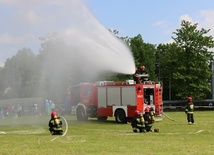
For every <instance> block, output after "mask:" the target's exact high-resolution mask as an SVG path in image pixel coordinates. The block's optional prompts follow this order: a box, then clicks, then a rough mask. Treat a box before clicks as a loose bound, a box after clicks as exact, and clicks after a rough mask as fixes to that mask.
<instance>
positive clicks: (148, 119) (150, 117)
mask: <svg viewBox="0 0 214 155" xmlns="http://www.w3.org/2000/svg"><path fill="white" fill-rule="evenodd" d="M143 117H144V120H145V127H146V131H147V132H152V130H151V128H152V125H153V123H154V122H155V116H154V113H153V111H149V112H145V114H144V115H143Z"/></svg>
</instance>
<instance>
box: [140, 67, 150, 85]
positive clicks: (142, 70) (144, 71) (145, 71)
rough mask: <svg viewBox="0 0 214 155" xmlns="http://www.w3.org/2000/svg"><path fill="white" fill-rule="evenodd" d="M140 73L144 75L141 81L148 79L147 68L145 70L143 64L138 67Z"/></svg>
mask: <svg viewBox="0 0 214 155" xmlns="http://www.w3.org/2000/svg"><path fill="white" fill-rule="evenodd" d="M139 72H140V74H141V75H144V76H145V77H141V81H142V82H143V81H148V72H147V70H146V67H145V66H141V67H140V71H139Z"/></svg>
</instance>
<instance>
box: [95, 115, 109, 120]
mask: <svg viewBox="0 0 214 155" xmlns="http://www.w3.org/2000/svg"><path fill="white" fill-rule="evenodd" d="M107 119H108V117H107V116H99V117H97V120H98V121H106V120H107Z"/></svg>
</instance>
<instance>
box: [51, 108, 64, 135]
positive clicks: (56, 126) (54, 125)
mask: <svg viewBox="0 0 214 155" xmlns="http://www.w3.org/2000/svg"><path fill="white" fill-rule="evenodd" d="M49 131H50V133H51V134H52V135H62V134H63V130H62V121H61V119H60V117H58V116H57V113H56V112H55V111H53V112H52V113H51V119H50V121H49Z"/></svg>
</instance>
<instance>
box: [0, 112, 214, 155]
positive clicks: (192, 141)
mask: <svg viewBox="0 0 214 155" xmlns="http://www.w3.org/2000/svg"><path fill="white" fill-rule="evenodd" d="M166 114H167V115H168V116H169V117H171V118H173V119H175V120H176V121H175V122H173V121H171V120H169V119H167V118H166V117H163V120H162V121H160V122H156V123H155V124H154V127H153V128H158V129H159V130H160V132H159V133H133V132H132V128H131V126H130V124H117V123H115V121H114V119H113V118H109V119H108V121H107V122H98V121H97V120H96V119H91V120H89V121H87V122H78V121H76V118H75V117H71V116H64V118H66V120H67V122H68V124H69V127H68V132H67V134H66V135H64V136H52V135H50V134H49V131H48V127H47V124H48V121H49V117H48V116H43V117H40V118H34V117H22V118H19V119H13V118H6V119H0V126H1V127H0V141H1V149H0V155H193V154H194V155H213V154H214V132H213V128H214V111H203V112H200V111H196V112H195V113H194V116H195V123H196V124H195V125H187V120H186V115H185V113H184V112H166ZM64 124H65V123H64Z"/></svg>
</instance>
